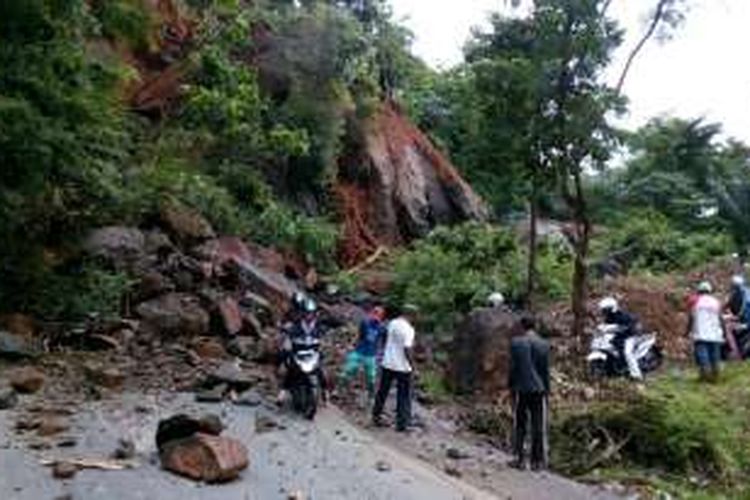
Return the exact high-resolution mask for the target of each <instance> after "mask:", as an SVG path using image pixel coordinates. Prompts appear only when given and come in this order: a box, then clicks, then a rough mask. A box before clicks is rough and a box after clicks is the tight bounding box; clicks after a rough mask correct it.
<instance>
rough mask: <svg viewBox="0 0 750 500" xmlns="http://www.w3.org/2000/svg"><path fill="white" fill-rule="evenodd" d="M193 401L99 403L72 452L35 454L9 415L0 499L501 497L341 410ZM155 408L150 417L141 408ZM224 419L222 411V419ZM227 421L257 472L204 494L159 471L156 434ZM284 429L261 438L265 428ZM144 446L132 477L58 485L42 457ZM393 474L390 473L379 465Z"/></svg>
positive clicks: (88, 474)
mask: <svg viewBox="0 0 750 500" xmlns="http://www.w3.org/2000/svg"><path fill="white" fill-rule="evenodd" d="M189 401H190V399H189V398H188V397H186V396H181V397H178V398H175V399H174V400H158V399H157V398H154V397H149V398H144V397H136V396H134V395H130V396H125V397H124V398H123V399H122V400H120V401H118V402H107V403H98V404H95V405H89V406H87V407H86V408H85V409H84V410H79V411H78V412H77V413H76V415H75V416H74V417H73V421H74V427H73V429H71V432H70V433H69V434H72V435H75V436H77V439H78V445H77V446H76V447H75V448H72V449H69V450H68V449H52V450H45V451H32V450H28V449H27V446H26V443H24V442H23V441H22V440H19V438H18V437H17V436H15V435H14V432H15V431H13V430H12V428H13V426H14V423H15V418H14V413H12V412H0V429H2V432H1V433H0V471H2V473H1V474H0V498H2V499H19V500H25V499H28V500H39V499H54V498H56V497H58V496H61V495H65V494H70V495H72V498H74V499H104V498H106V499H132V500H136V499H143V500H146V499H148V500H152V499H157V498H158V499H163V500H170V499H175V500H188V499H199V498H200V499H209V500H210V499H217V500H218V499H222V500H231V499H237V500H239V499H243V500H255V499H258V500H261V499H262V500H272V499H287V498H288V497H289V494H290V492H294V491H299V492H301V493H302V494H303V495H304V498H305V499H308V500H310V499H363V500H364V499H373V500H376V499H378V500H379V499H384V500H385V499H388V500H397V499H404V500H407V499H410V500H419V499H425V500H428V499H429V500H442V499H445V500H449V499H450V500H452V499H458V500H462V499H468V498H471V499H480V498H493V497H492V496H491V495H488V494H485V493H483V492H480V491H479V490H476V489H475V488H473V487H471V486H469V485H465V484H462V483H460V482H458V481H456V480H454V479H453V478H450V477H449V476H447V475H445V474H442V473H440V472H438V471H436V470H434V469H432V468H430V467H429V466H427V465H425V464H422V463H420V462H419V461H417V460H414V459H412V458H410V457H408V456H406V455H404V454H402V453H399V452H397V451H394V450H393V449H391V448H388V447H386V446H383V445H379V444H377V443H376V442H375V441H374V440H373V438H372V437H371V436H370V435H368V434H366V433H363V432H362V431H360V430H359V429H357V428H355V427H354V426H352V425H351V424H349V423H348V422H347V421H346V420H345V419H344V418H343V416H342V415H341V414H340V413H339V412H338V411H337V410H334V409H325V410H323V411H322V412H321V414H320V415H319V418H318V419H317V420H316V422H315V423H314V424H310V423H309V422H306V421H303V420H301V419H298V418H296V417H295V416H292V415H279V414H277V413H276V412H275V411H274V410H273V409H271V408H266V407H257V408H250V407H236V406H229V405H199V404H194V403H192V402H189ZM137 406H141V407H145V408H149V409H150V411H149V412H148V413H144V412H143V411H142V410H141V411H140V412H139V411H136V407H137ZM222 410H223V412H222ZM178 411H179V412H182V411H186V412H188V413H196V414H201V413H205V412H214V413H219V414H221V416H222V419H223V421H224V422H225V424H226V425H227V427H228V428H227V430H225V431H224V434H225V435H227V436H232V437H235V438H237V439H240V440H241V441H243V442H244V443H245V444H246V445H247V446H248V448H249V450H250V463H251V465H250V468H249V469H248V470H246V471H245V472H244V473H243V474H242V477H241V478H240V479H239V480H238V481H235V482H233V483H230V484H226V485H218V486H216V485H201V484H196V483H194V482H192V481H189V480H185V479H182V478H179V477H177V476H174V475H172V474H169V473H167V472H165V471H163V470H161V469H160V468H159V465H158V461H157V460H156V456H155V444H154V442H153V436H154V435H155V431H156V425H157V422H158V421H159V419H161V418H164V417H167V416H170V415H172V414H174V413H176V412H178ZM258 418H260V419H261V421H263V420H266V421H267V420H268V419H271V421H273V422H276V423H278V424H280V425H281V426H282V428H275V429H271V430H269V431H264V432H258V431H256V419H258ZM120 437H127V438H130V439H132V440H133V441H134V442H135V445H136V450H137V452H138V456H137V459H138V461H139V463H140V465H139V466H138V467H137V468H135V469H131V470H122V471H97V470H83V471H81V472H79V473H78V474H77V475H76V476H75V477H74V478H73V479H70V480H67V481H59V480H56V479H53V478H52V475H51V472H50V469H49V468H46V467H43V466H41V465H39V462H40V460H41V459H43V458H60V457H66V456H68V457H79V456H85V457H99V458H105V457H107V456H108V455H109V454H110V453H111V452H112V451H113V450H114V448H115V446H116V443H117V440H118V438H120ZM379 461H382V462H385V463H387V464H388V465H389V466H390V470H388V471H384V472H381V471H379V470H378V469H377V467H376V464H377V463H378V462H379Z"/></svg>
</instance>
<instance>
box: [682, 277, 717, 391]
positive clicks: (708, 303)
mask: <svg viewBox="0 0 750 500" xmlns="http://www.w3.org/2000/svg"><path fill="white" fill-rule="evenodd" d="M697 291H698V298H697V300H696V301H695V302H694V304H693V307H692V308H691V309H690V321H689V322H688V328H687V333H688V334H689V335H691V336H692V338H693V342H694V350H695V362H696V364H697V365H698V369H699V370H700V377H701V379H702V380H704V381H709V382H716V381H717V380H718V378H719V363H720V362H721V346H722V345H723V344H724V339H725V338H726V328H725V327H724V319H723V318H722V317H721V309H722V307H721V302H719V299H717V298H716V297H714V296H713V295H711V293H712V292H713V287H712V286H711V283H709V282H708V281H703V282H701V283H700V284H699V285H698V289H697Z"/></svg>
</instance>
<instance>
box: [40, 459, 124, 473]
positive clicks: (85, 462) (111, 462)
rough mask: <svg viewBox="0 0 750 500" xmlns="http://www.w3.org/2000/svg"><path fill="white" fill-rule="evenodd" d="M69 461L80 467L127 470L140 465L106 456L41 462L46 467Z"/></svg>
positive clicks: (44, 460)
mask: <svg viewBox="0 0 750 500" xmlns="http://www.w3.org/2000/svg"><path fill="white" fill-rule="evenodd" d="M62 462H65V463H69V464H72V465H75V466H76V467H78V468H79V469H99V470H125V469H134V468H136V467H138V462H135V461H133V460H116V459H106V458H86V457H78V458H65V459H51V458H45V459H42V460H41V461H40V462H39V463H40V464H42V465H43V466H45V467H51V466H53V465H55V464H58V463H62Z"/></svg>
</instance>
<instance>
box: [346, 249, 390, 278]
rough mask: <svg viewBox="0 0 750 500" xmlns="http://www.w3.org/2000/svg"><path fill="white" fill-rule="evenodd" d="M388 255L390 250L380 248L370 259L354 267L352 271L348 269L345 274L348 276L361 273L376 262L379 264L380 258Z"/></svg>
mask: <svg viewBox="0 0 750 500" xmlns="http://www.w3.org/2000/svg"><path fill="white" fill-rule="evenodd" d="M387 253H388V248H386V247H384V246H379V247H378V249H377V250H375V252H374V253H373V254H372V255H370V256H369V257H367V258H366V259H365V260H363V261H362V262H360V263H359V264H357V265H356V266H354V267H352V268H350V269H347V270H346V271H345V273H346V274H355V273H357V272H359V271H361V270H362V269H364V268H366V267H369V266H371V265H372V264H374V263H375V262H377V261H378V259H380V257H382V256H383V255H386V254H387Z"/></svg>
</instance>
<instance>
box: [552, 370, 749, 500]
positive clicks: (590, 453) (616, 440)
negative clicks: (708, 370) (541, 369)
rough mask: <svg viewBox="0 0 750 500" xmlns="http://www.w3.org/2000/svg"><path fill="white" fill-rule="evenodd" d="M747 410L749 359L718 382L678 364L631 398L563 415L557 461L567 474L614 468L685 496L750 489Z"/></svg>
mask: <svg viewBox="0 0 750 500" xmlns="http://www.w3.org/2000/svg"><path fill="white" fill-rule="evenodd" d="M748 415H750V364H733V365H731V366H728V367H727V369H726V370H725V371H724V373H723V374H722V377H721V380H720V381H719V383H717V384H714V385H707V384H703V383H700V382H698V380H697V377H696V375H695V373H694V372H692V371H689V372H687V371H685V372H675V373H672V374H670V375H666V376H664V377H662V378H660V379H657V380H655V381H654V382H653V383H652V384H650V385H649V386H648V387H647V388H646V389H645V390H644V391H643V392H640V393H637V394H636V395H635V397H633V398H632V399H631V400H629V401H627V402H622V401H620V402H618V401H615V402H611V401H609V402H601V403H597V404H596V405H594V406H592V407H590V408H589V409H588V410H586V411H585V412H572V413H569V414H568V415H566V416H562V418H558V419H557V423H553V429H552V438H553V446H552V452H553V456H552V459H553V464H554V465H555V467H556V468H557V469H558V470H560V471H561V472H564V473H566V474H570V475H574V476H579V477H591V476H592V475H594V476H597V475H598V476H602V475H604V476H606V475H607V474H614V475H616V476H618V477H619V478H621V479H623V480H628V479H630V480H632V481H634V482H636V483H638V484H642V483H645V484H648V485H651V486H653V487H654V488H658V489H661V490H666V491H669V492H670V493H674V494H677V495H679V496H680V498H683V497H690V498H721V497H722V496H723V495H729V497H731V498H738V497H747V495H750V492H749V491H748V490H747V487H746V486H745V483H747V481H746V478H747V476H748V474H749V473H750V419H748ZM706 494H708V496H705V495H706ZM696 495H697V496H696Z"/></svg>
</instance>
